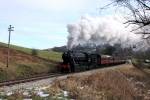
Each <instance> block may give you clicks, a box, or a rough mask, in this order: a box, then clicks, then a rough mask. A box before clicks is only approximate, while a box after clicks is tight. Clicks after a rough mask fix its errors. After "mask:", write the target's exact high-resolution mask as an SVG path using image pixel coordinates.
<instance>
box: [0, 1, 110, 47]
mask: <svg viewBox="0 0 150 100" xmlns="http://www.w3.org/2000/svg"><path fill="white" fill-rule="evenodd" d="M106 1H107V0H0V42H5V43H6V42H7V41H8V29H7V28H8V26H9V25H10V24H11V25H13V26H14V27H15V31H14V32H12V38H11V43H12V44H16V45H20V46H25V47H30V48H39V49H44V48H51V47H54V46H63V45H66V43H67V36H68V32H67V27H66V26H67V24H69V23H73V22H75V21H77V20H78V19H80V17H82V16H84V15H90V16H105V15H111V10H108V11H106V12H105V13H99V8H100V7H102V6H104V5H106V4H108V3H109V1H107V2H106Z"/></svg>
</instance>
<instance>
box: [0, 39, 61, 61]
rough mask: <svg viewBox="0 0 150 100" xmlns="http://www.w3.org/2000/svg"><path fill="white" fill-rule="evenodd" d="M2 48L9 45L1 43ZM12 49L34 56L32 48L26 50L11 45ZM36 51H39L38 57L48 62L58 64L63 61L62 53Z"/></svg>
mask: <svg viewBox="0 0 150 100" xmlns="http://www.w3.org/2000/svg"><path fill="white" fill-rule="evenodd" d="M0 46H3V47H7V44H5V43H1V42H0ZM10 48H12V49H15V50H18V51H22V52H24V53H27V54H31V55H32V51H33V49H31V48H25V47H21V46H16V45H10ZM34 50H36V51H37V55H36V56H38V57H41V58H44V59H47V60H52V61H56V62H59V61H61V55H62V53H61V52H55V51H45V50H39V49H34Z"/></svg>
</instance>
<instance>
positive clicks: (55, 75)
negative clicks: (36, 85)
mask: <svg viewBox="0 0 150 100" xmlns="http://www.w3.org/2000/svg"><path fill="white" fill-rule="evenodd" d="M61 75H64V74H59V73H51V74H43V75H37V76H34V77H31V78H24V79H18V80H9V81H3V82H0V87H2V86H10V85H15V84H19V83H25V82H31V81H36V80H41V79H46V78H52V77H57V76H61Z"/></svg>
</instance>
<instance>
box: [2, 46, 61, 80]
mask: <svg viewBox="0 0 150 100" xmlns="http://www.w3.org/2000/svg"><path fill="white" fill-rule="evenodd" d="M34 52H36V53H34V54H33V49H30V48H24V47H19V46H15V45H11V46H10V63H9V67H8V68H7V67H6V61H7V45H6V44H4V43H0V81H2V80H10V79H16V78H23V77H30V76H33V75H36V74H41V73H49V72H55V71H56V65H57V62H60V61H61V53H58V52H54V51H44V50H34Z"/></svg>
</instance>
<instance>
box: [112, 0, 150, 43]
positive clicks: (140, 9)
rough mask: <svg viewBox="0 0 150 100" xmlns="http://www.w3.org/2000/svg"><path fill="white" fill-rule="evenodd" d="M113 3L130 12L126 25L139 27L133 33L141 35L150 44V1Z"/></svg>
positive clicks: (118, 1) (139, 0)
mask: <svg viewBox="0 0 150 100" xmlns="http://www.w3.org/2000/svg"><path fill="white" fill-rule="evenodd" d="M113 3H115V4H117V5H119V6H121V7H124V8H127V10H129V12H130V13H129V14H130V15H129V18H128V20H127V22H125V23H126V24H128V25H134V26H137V27H136V28H134V29H133V30H132V31H134V32H135V33H136V34H141V35H142V37H143V39H146V40H147V42H148V43H149V44H150V0H113Z"/></svg>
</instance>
